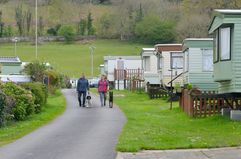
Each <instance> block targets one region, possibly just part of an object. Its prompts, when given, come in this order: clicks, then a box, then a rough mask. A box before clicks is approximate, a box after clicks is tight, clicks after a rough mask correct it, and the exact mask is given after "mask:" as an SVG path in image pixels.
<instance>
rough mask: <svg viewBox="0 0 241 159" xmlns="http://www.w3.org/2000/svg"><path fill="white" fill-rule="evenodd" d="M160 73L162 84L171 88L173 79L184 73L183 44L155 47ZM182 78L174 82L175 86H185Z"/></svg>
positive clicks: (158, 45)
mask: <svg viewBox="0 0 241 159" xmlns="http://www.w3.org/2000/svg"><path fill="white" fill-rule="evenodd" d="M155 50H156V55H157V58H158V59H157V60H158V73H159V78H160V81H161V84H162V85H163V86H164V87H170V83H169V82H171V80H172V79H174V78H175V77H177V76H178V75H180V74H181V73H183V53H182V44H157V45H155ZM182 82H183V80H182V76H179V77H178V78H177V79H176V80H174V81H173V86H175V85H177V84H179V85H183V83H182Z"/></svg>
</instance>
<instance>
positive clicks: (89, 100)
mask: <svg viewBox="0 0 241 159" xmlns="http://www.w3.org/2000/svg"><path fill="white" fill-rule="evenodd" d="M90 106H91V95H90V93H88V94H87V96H86V107H90Z"/></svg>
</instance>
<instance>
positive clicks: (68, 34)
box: [58, 25, 75, 43]
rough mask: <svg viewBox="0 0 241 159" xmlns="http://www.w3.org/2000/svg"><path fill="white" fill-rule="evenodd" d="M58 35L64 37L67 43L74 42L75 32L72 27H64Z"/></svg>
mask: <svg viewBox="0 0 241 159" xmlns="http://www.w3.org/2000/svg"><path fill="white" fill-rule="evenodd" d="M58 35H61V36H63V37H64V38H65V42H66V43H71V42H72V41H74V37H75V31H74V28H73V27H72V26H70V25H64V26H62V27H61V28H60V29H59V31H58Z"/></svg>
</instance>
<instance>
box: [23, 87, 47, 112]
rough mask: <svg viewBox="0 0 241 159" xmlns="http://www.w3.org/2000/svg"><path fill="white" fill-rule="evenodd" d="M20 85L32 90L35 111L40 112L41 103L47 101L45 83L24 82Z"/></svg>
mask: <svg viewBox="0 0 241 159" xmlns="http://www.w3.org/2000/svg"><path fill="white" fill-rule="evenodd" d="M21 86H22V87H23V88H25V89H27V90H29V91H31V92H32V94H33V96H34V104H35V112H36V113H40V112H41V110H42V107H43V105H44V104H46V102H47V96H48V90H47V88H46V87H45V85H43V84H41V83H24V84H22V85H21Z"/></svg>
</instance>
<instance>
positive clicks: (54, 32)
mask: <svg viewBox="0 0 241 159" xmlns="http://www.w3.org/2000/svg"><path fill="white" fill-rule="evenodd" d="M60 28H61V24H58V25H56V26H55V27H52V28H49V29H48V30H47V34H49V35H53V36H57V35H58V31H59V29H60Z"/></svg>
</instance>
